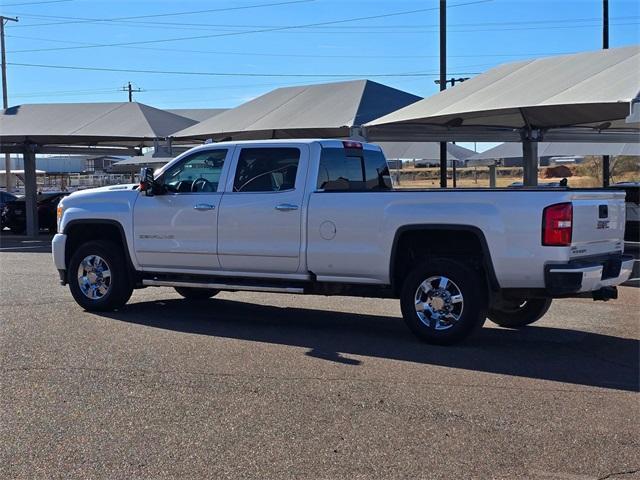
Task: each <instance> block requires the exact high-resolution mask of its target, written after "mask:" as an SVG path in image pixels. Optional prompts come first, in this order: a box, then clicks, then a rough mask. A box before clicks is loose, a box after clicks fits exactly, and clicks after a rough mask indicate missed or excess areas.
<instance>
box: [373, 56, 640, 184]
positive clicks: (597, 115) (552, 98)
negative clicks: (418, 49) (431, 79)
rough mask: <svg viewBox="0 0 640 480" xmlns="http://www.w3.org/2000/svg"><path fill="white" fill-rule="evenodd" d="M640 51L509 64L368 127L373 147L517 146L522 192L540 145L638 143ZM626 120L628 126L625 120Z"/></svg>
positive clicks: (533, 179) (532, 176)
mask: <svg viewBox="0 0 640 480" xmlns="http://www.w3.org/2000/svg"><path fill="white" fill-rule="evenodd" d="M639 72H640V46H638V45H633V46H629V47H622V48H615V49H610V50H600V51H596V52H585V53H579V54H573V55H562V56H556V57H548V58H541V59H534V60H527V61H524V62H515V63H508V64H504V65H501V66H498V67H496V68H493V69H491V70H489V71H487V72H485V73H483V74H481V75H478V76H477V77H475V78H472V79H470V80H468V81H465V82H464V83H460V84H458V85H456V86H455V87H454V88H451V89H447V90H445V91H443V92H441V93H439V94H437V95H434V96H432V97H429V98H426V99H424V100H421V101H419V102H416V103H414V104H412V105H409V106H408V107H405V108H403V109H400V110H398V111H395V112H393V113H390V114H388V115H385V116H383V117H381V118H378V119H376V120H373V121H371V122H369V123H367V124H366V125H365V126H364V127H365V136H366V137H367V138H368V139H369V140H370V141H423V142H426V141H445V140H446V141H468V142H472V141H492V142H495V141H502V142H521V143H522V154H523V158H524V181H525V185H529V186H534V185H536V184H537V178H538V177H537V170H538V153H537V150H538V148H537V147H538V142H540V141H542V140H546V141H550V142H598V143H603V142H616V143H620V142H632V143H633V142H638V141H640V139H639V137H638V135H639V134H640V129H639V127H640V124H638V123H637V121H635V120H633V118H632V117H631V116H630V115H629V114H630V110H631V107H632V104H633V103H634V102H638V97H639V95H640V73H639ZM627 117H629V120H627Z"/></svg>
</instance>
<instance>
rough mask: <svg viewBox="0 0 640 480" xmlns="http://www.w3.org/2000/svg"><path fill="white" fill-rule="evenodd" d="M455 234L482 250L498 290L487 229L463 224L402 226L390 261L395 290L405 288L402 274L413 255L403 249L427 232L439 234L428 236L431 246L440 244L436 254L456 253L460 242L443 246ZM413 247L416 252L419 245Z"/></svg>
mask: <svg viewBox="0 0 640 480" xmlns="http://www.w3.org/2000/svg"><path fill="white" fill-rule="evenodd" d="M451 234H457V236H458V239H462V240H460V242H462V243H463V244H464V246H466V247H473V248H474V249H477V250H479V252H478V253H480V257H479V260H480V262H481V266H482V269H483V270H484V274H485V277H486V281H487V285H488V287H489V289H490V290H491V291H493V292H496V291H498V290H499V289H500V284H499V283H498V279H497V277H496V273H495V270H494V267H493V261H492V258H491V252H490V250H489V245H488V243H487V239H486V237H485V235H484V233H483V232H482V230H480V229H479V228H478V227H476V226H473V225H461V224H455V225H452V224H412V225H404V226H402V227H400V228H398V229H397V230H396V233H395V235H394V238H393V245H392V247H391V258H390V261H389V279H390V281H391V288H392V289H393V291H394V292H399V291H400V289H401V288H402V275H403V273H406V272H404V271H403V268H404V266H405V263H406V261H408V260H410V258H408V257H407V253H408V252H406V251H401V250H402V249H403V248H406V247H407V243H408V244H409V245H410V246H411V247H414V246H415V242H416V241H419V240H421V239H425V237H426V235H429V236H434V235H435V237H434V238H433V239H429V238H426V240H427V246H429V247H432V248H433V247H436V248H435V253H436V254H442V253H443V252H445V253H447V252H450V253H453V254H456V253H457V252H455V251H454V250H453V248H455V247H456V245H454V246H453V247H452V246H451V244H449V243H447V244H446V246H444V247H443V245H444V243H443V238H448V236H449V235H451ZM460 235H462V236H460ZM429 242H431V243H429ZM460 242H458V243H460ZM423 250H424V251H426V252H427V253H428V252H429V248H424V249H423ZM413 251H414V252H415V249H414V250H413ZM454 256H455V255H454Z"/></svg>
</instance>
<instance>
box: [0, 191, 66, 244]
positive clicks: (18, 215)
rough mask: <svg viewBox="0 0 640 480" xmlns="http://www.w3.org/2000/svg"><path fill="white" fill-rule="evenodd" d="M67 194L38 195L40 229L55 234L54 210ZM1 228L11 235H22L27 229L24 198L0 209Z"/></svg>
mask: <svg viewBox="0 0 640 480" xmlns="http://www.w3.org/2000/svg"><path fill="white" fill-rule="evenodd" d="M67 195H69V193H68V192H47V193H40V194H38V204H37V205H38V225H39V226H40V228H41V229H47V230H49V231H50V232H55V231H56V227H57V218H56V209H57V207H58V203H59V202H60V200H61V199H62V198H63V197H65V196H67ZM2 226H3V228H4V227H9V229H10V230H11V231H12V232H13V233H17V234H20V233H24V231H25V230H26V227H27V214H26V209H25V201H24V198H19V199H17V200H13V201H9V202H7V203H6V204H5V206H4V208H3V209H2Z"/></svg>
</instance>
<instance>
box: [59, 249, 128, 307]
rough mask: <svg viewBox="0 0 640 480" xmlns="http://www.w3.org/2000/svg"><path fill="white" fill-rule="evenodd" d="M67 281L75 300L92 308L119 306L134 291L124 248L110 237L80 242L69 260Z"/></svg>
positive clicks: (83, 305) (125, 301)
mask: <svg viewBox="0 0 640 480" xmlns="http://www.w3.org/2000/svg"><path fill="white" fill-rule="evenodd" d="M67 281H68V283H69V289H70V290H71V294H72V295H73V298H74V299H75V301H76V302H77V303H78V304H79V305H80V306H81V307H82V308H84V309H85V310H89V311H96V312H106V311H112V310H115V309H118V308H120V307H122V306H123V305H124V304H125V303H127V301H128V300H129V298H131V293H132V292H133V285H132V283H131V279H130V277H129V272H128V271H127V262H126V258H125V256H124V252H123V251H122V248H121V246H120V245H117V244H115V243H113V242H109V241H103V240H99V241H92V242H87V243H84V244H82V245H80V247H79V248H78V249H77V250H76V252H75V253H74V254H73V256H72V257H71V261H70V262H69V266H68V270H67Z"/></svg>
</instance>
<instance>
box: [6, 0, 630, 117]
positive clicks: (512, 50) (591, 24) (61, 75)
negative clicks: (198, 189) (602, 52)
mask: <svg viewBox="0 0 640 480" xmlns="http://www.w3.org/2000/svg"><path fill="white" fill-rule="evenodd" d="M287 1H288V3H285V2H287ZM37 2H40V3H37ZM277 3H281V4H280V5H274V4H277ZM448 4H449V8H448V24H449V34H448V64H449V65H448V70H449V74H450V75H455V76H473V75H474V74H477V73H480V72H482V71H484V70H487V69H489V68H491V67H492V66H495V65H497V64H500V63H504V62H507V61H514V60H518V59H525V58H531V57H537V56H544V55H552V54H557V53H570V52H577V51H584V50H595V49H598V48H601V42H602V35H601V26H600V18H601V12H602V3H601V1H600V0H577V1H544V0H536V1H529V0H449V1H448ZM259 5H262V6H259ZM264 5H270V6H264ZM238 7H251V8H238ZM230 8H235V10H230ZM213 9H218V10H219V11H217V12H212V11H208V12H202V11H203V10H213ZM415 10H422V11H418V12H413V13H409V14H397V15H391V16H384V17H383V15H389V14H395V13H401V12H407V11H415ZM195 11H200V13H189V14H184V13H185V12H195ZM0 13H1V14H3V15H6V16H18V17H19V18H20V22H19V23H17V24H14V23H9V24H8V25H7V27H6V34H7V38H6V40H7V51H8V55H7V61H8V62H9V63H11V64H15V63H21V64H32V65H58V66H69V67H84V68H115V69H122V70H130V69H136V70H161V71H180V72H194V73H195V72H197V73H231V74H239V75H229V76H212V75H173V74H152V73H135V72H105V71H92V70H77V69H69V70H67V69H53V68H44V67H27V66H17V65H9V67H8V76H9V78H8V85H9V100H10V104H12V105H15V104H20V103H42V102H93V101H123V100H126V94H125V93H124V92H122V91H119V89H120V88H121V87H122V86H123V85H124V84H125V83H126V82H128V81H131V82H132V83H134V84H135V85H136V86H137V87H139V88H142V89H143V90H144V92H142V93H137V94H136V95H135V99H136V100H138V101H140V102H142V103H146V104H149V105H153V106H157V107H161V108H196V107H233V106H236V105H238V104H240V103H242V102H244V101H246V100H249V99H251V98H254V97H256V96H258V95H260V94H262V93H265V92H267V91H269V90H271V89H273V88H276V87H278V86H285V85H296V84H306V83H318V82H323V81H332V80H336V81H337V80H346V79H350V78H351V79H355V78H367V77H368V78H371V79H373V80H376V81H379V82H381V83H385V84H387V85H390V86H394V87H396V88H400V89H403V90H407V91H409V92H412V93H415V94H417V95H421V96H428V95H432V94H434V93H436V91H437V86H436V85H435V84H434V82H433V80H434V79H435V78H436V77H435V76H433V75H429V74H437V72H438V68H439V67H438V48H439V47H438V27H437V25H438V2H437V1H436V0H414V1H406V0H395V1H391V0H369V1H361V0H352V1H338V0H309V1H297V2H296V1H294V0H241V1H231V0H212V1H189V0H183V1H179V2H178V1H170V0H165V1H157V0H139V1H136V0H133V1H123V0H119V1H115V0H111V1H99V0H98V1H95V0H1V1H0ZM165 14H166V15H165ZM170 14H176V15H170ZM149 15H156V16H155V17H148V16H149ZM54 17H55V18H54ZM122 17H145V18H128V19H124V20H122ZM360 17H379V18H370V19H367V20H359V21H343V20H348V19H353V18H360ZM115 18H120V20H116V21H114V20H110V21H102V22H96V21H83V20H82V19H99V20H103V19H115ZM337 21H340V23H329V24H327V22H337ZM610 22H611V26H610V45H611V47H616V46H622V45H629V44H633V43H639V39H640V34H639V31H640V28H639V22H640V2H637V1H635V0H634V1H631V0H629V1H627V0H610ZM318 23H325V25H319V26H315V27H305V28H286V29H280V30H273V29H274V28H279V27H292V26H299V25H309V24H318ZM264 30H271V31H264ZM251 31H253V33H248V32H251ZM256 31H257V32H256ZM184 37H205V38H197V39H185V40H175V39H177V38H184ZM167 39H174V40H173V41H164V40H167ZM141 42H153V43H141ZM89 44H119V45H118V46H109V47H90V48H85V47H87V46H88V45H89ZM78 47H82V48H78ZM274 74H279V75H291V76H286V77H278V76H269V75H274ZM249 75H255V76H249ZM300 75H307V76H300ZM324 75H336V76H335V77H331V76H324ZM373 75H389V76H380V77H377V76H376V77H374V76H373Z"/></svg>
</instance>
